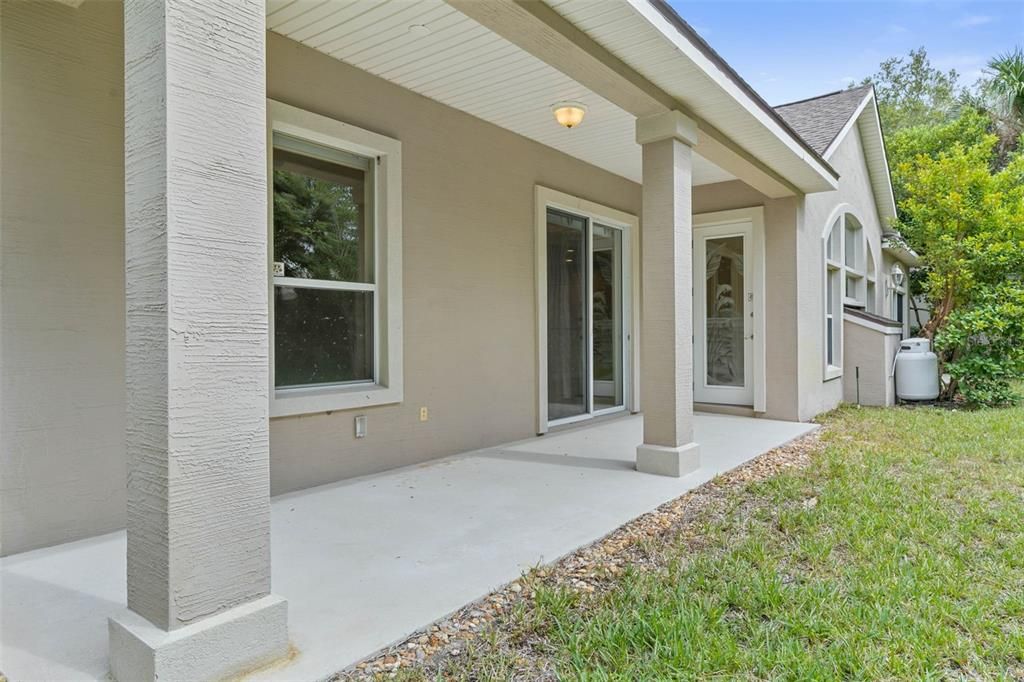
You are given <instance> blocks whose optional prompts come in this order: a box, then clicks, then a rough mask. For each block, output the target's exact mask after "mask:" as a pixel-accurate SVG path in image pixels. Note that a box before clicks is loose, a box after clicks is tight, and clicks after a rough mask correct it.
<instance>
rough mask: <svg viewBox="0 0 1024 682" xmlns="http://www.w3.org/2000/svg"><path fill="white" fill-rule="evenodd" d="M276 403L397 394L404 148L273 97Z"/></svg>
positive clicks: (303, 408) (325, 404) (357, 403)
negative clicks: (284, 103) (285, 103)
mask: <svg viewBox="0 0 1024 682" xmlns="http://www.w3.org/2000/svg"><path fill="white" fill-rule="evenodd" d="M270 112H271V121H272V124H271V128H272V130H271V138H270V149H271V151H270V164H269V165H270V172H271V182H270V183H269V184H270V185H271V197H270V200H271V222H272V226H271V240H270V241H271V266H270V267H271V286H272V297H271V301H272V321H273V324H272V336H271V348H272V356H273V361H272V365H271V376H272V377H273V379H272V381H273V385H272V387H271V388H272V391H273V401H272V408H271V414H272V415H275V416H280V415H286V414H303V413H310V412H321V411H331V410H338V409H345V408H355V407H361V406H367V405H374V404H382V403H389V402H398V401H400V400H401V396H402V394H401V390H402V382H401V284H400V282H401V278H400V273H401V203H400V191H401V189H400V182H401V180H400V178H401V176H400V172H401V159H400V149H401V148H400V146H399V143H398V141H397V140H392V139H390V138H386V137H383V136H380V135H377V134H375V133H371V132H369V131H364V130H360V129H357V128H354V127H352V126H348V125H345V124H343V123H340V122H338V121H334V120H331V119H328V118H325V117H322V116H318V115H316V114H311V113H309V112H305V111H301V110H299V109H295V108H294V107H290V106H287V105H283V104H280V103H278V102H271V103H270Z"/></svg>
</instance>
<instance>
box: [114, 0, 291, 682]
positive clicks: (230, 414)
mask: <svg viewBox="0 0 1024 682" xmlns="http://www.w3.org/2000/svg"><path fill="white" fill-rule="evenodd" d="M265 22H266V19H265V6H264V0H232V2H210V1H209V0H128V2H126V4H125V8H124V28H125V31H124V35H125V222H126V242H125V263H126V265H125V268H126V269H125V279H126V282H125V288H126V324H127V336H126V384H127V424H128V426H127V437H126V441H127V451H128V515H127V525H128V556H127V561H128V610H127V612H125V613H123V614H120V615H118V616H116V617H114V618H111V620H110V624H109V634H110V667H111V673H112V674H113V676H114V678H115V679H117V680H120V681H121V682H128V681H132V682H134V681H136V680H154V679H157V678H159V679H160V680H205V679H222V678H225V677H230V676H233V675H238V674H241V673H243V672H245V671H247V670H251V669H253V668H255V667H259V666H261V665H264V664H266V663H269V662H270V661H272V660H274V659H276V658H279V657H281V656H283V655H285V654H286V653H287V650H288V634H287V605H286V603H285V602H284V601H283V600H282V599H280V598H278V597H275V596H273V595H271V594H270V481H269V451H270V449H269V430H268V410H269V403H268V392H269V366H268V337H267V329H268V326H267V324H268V314H267V312H268V311H267V303H268V294H267V165H266V164H267V156H266V144H267V143H266V139H267V137H266V94H265V93H266V85H265V76H266V68H265Z"/></svg>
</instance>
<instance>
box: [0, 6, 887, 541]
mask: <svg viewBox="0 0 1024 682" xmlns="http://www.w3.org/2000/svg"><path fill="white" fill-rule="evenodd" d="M0 12H2V19H0V26H2V29H0V30H2V33H0V45H2V53H0V62H2V73H3V87H4V92H3V100H2V107H0V144H2V148H3V151H4V154H3V157H2V160H0V162H2V167H0V172H2V177H3V184H2V188H0V243H2V244H3V249H2V250H0V278H2V279H0V283H2V286H0V330H2V345H0V390H2V393H0V400H2V401H3V402H2V410H0V412H2V415H3V417H2V419H3V422H2V424H0V428H2V430H0V493H2V494H0V500H2V501H0V518H2V521H0V553H2V554H10V553H14V552H19V551H24V550H27V549H31V548H34V547H38V546H44V545H48V544H54V543H57V542H62V541H66V540H70V539H75V538H80V537H85V536H88V535H93V534H97V533H101V532H105V531H109V530H114V529H117V528H120V527H123V525H124V514H125V498H124V495H125V445H124V428H125V422H124V408H125V403H124V401H125V398H124V395H125V389H124V362H125V358H124V147H123V135H124V126H123V106H124V101H123V36H122V16H121V14H122V13H121V7H120V5H119V4H118V3H102V2H87V3H84V4H83V5H81V6H80V7H78V8H71V7H68V6H66V5H63V4H60V3H56V2H40V3H23V2H10V1H8V0H3V2H2V5H0ZM267 45H268V83H267V95H268V97H271V98H273V99H276V100H279V101H282V102H285V103H287V104H291V105H293V106H297V107H300V108H303V109H307V110H310V111H313V112H315V113H318V114H321V115H325V116H328V117H331V118H334V119H337V120H340V121H344V122H346V123H349V124H352V125H355V126H358V127H361V128H365V129H368V130H372V131H374V132H378V133H381V134H383V135H387V136H389V137H393V138H396V139H398V140H400V141H401V142H402V145H403V201H404V221H403V222H404V236H403V242H404V254H403V270H404V272H403V275H404V286H403V298H404V302H403V307H404V339H405V343H404V347H405V358H404V359H405V363H404V364H405V372H404V383H405V398H404V401H403V402H402V403H401V404H398V405H389V406H379V407H374V408H369V409H364V410H359V411H335V412H333V413H321V414H315V415H305V416H297V417H283V418H279V419H274V420H272V421H271V425H270V445H271V458H270V467H271V491H272V493H273V494H279V493H283V492H287V491H291V490H296V489H301V488H305V487H309V486H313V485H318V484H323V483H328V482H332V481H337V480H340V479H342V478H348V477H352V476H358V475H364V474H369V473H373V472H377V471H382V470H385V469H390V468H394V467H397V466H402V465H410V464H415V463H418V462H422V461H425V460H428V459H431V458H434V457H437V456H441V455H445V454H449V453H452V452H458V451H464V450H470V449H475V448H480V447H485V446H488V445H493V444H496V443H500V442H506V441H509V440H515V439H519V438H523V437H528V436H530V435H532V434H533V433H534V432H535V430H536V425H535V411H536V395H537V386H536V372H535V371H534V363H535V358H536V347H535V346H536V322H535V320H536V311H535V292H534V280H535V278H534V267H535V266H534V263H535V252H534V249H535V244H534V224H533V221H534V206H533V201H534V199H533V196H534V194H533V193H534V187H535V185H537V184H541V185H544V186H547V187H551V188H553V189H557V190H559V191H562V192H566V193H568V194H573V195H576V196H580V197H582V198H585V199H589V200H591V201H594V202H598V203H601V204H604V205H607V206H611V207H614V208H616V209H618V210H621V211H624V212H627V213H632V214H635V215H639V213H640V208H641V188H640V186H639V185H637V184H636V183H633V182H630V181H628V180H625V179H623V178H621V177H619V176H616V175H613V174H610V173H607V172H604V171H602V170H600V169H597V168H595V167H592V166H589V165H587V164H584V163H582V162H580V161H578V160H575V159H573V158H571V157H569V156H566V155H564V154H561V153H559V152H557V151H554V150H552V149H550V148H548V147H544V146H542V145H540V144H537V143H534V142H532V141H529V140H527V139H525V138H523V137H520V136H518V135H515V134H513V133H511V132H508V131H505V130H502V129H500V128H498V127H496V126H493V125H491V124H488V123H485V122H483V121H481V120H479V119H476V118H473V117H471V116H469V115H467V114H464V113H461V112H459V111H456V110H454V109H451V108H449V107H446V106H444V105H441V104H439V103H436V102H433V101H431V100H428V99H426V98H424V97H421V96H419V95H416V94H414V93H412V92H410V91H407V90H404V89H402V88H400V87H398V86H395V85H392V84H390V83H387V82H386V81H383V80H381V79H378V78H376V77H373V76H371V75H369V74H367V73H365V72H362V71H359V70H357V69H355V68H352V67H350V66H347V65H345V64H343V63H341V62H339V61H337V60H334V59H332V58H330V57H328V56H326V55H323V54H321V53H318V52H316V51H314V50H312V49H310V48H307V47H304V46H301V45H299V44H298V43H295V42H292V41H289V40H287V39H285V38H283V37H281V36H278V35H276V34H269V35H268V36H267ZM69 112H73V113H69ZM832 162H833V164H834V165H836V167H837V168H838V169H839V170H840V172H841V173H843V175H844V179H843V181H842V184H841V187H840V190H839V191H838V192H833V193H828V195H813V196H811V197H808V198H806V199H804V198H797V197H793V198H788V199H780V200H771V199H767V198H766V197H764V196H763V195H761V194H760V193H758V192H757V191H755V190H753V189H751V188H750V187H749V186H747V185H745V184H743V183H741V182H739V181H734V182H727V183H718V184H716V185H706V186H700V187H697V188H694V192H693V208H694V211H695V212H696V213H705V212H712V211H720V210H727V209H734V208H743V207H750V206H764V209H765V232H766V235H765V237H766V239H765V242H766V257H765V262H766V277H765V280H766V291H765V297H766V307H767V311H768V315H767V319H766V324H767V338H766V354H767V363H766V371H767V411H766V416H768V417H774V418H782V419H807V418H809V417H811V416H813V415H814V414H816V413H817V412H819V411H821V410H823V409H828V408H829V407H831V406H833V405H834V404H835V403H837V402H838V400H839V399H840V397H841V393H842V386H841V381H840V382H831V384H822V381H821V378H822V372H821V357H822V356H821V352H822V348H821V346H822V332H821V326H822V322H821V320H822V301H821V291H822V289H823V283H822V281H821V276H822V274H821V242H820V238H821V231H822V229H823V227H824V220H825V218H826V217H827V215H828V213H829V212H830V211H831V208H832V207H834V206H835V205H837V204H838V203H840V202H841V201H847V202H850V203H853V204H855V205H857V206H858V207H859V208H858V212H859V215H860V217H861V219H862V222H863V223H864V227H865V229H866V230H868V234H869V237H870V238H871V239H873V240H874V243H875V244H876V245H877V243H878V236H879V230H878V222H877V216H876V214H875V211H874V203H873V201H872V199H871V193H870V187H869V185H868V184H867V174H866V168H865V167H864V164H863V160H862V157H861V150H860V147H859V138H857V136H856V132H855V131H854V132H853V133H851V135H850V138H849V139H848V140H847V142H846V143H844V145H843V146H842V147H841V148H840V150H839V152H838V153H837V154H836V156H835V157H834V158H833V160H832ZM848 174H849V176H848ZM637 275H639V273H637ZM880 289H881V287H879V290H880ZM795 377H798V378H799V381H797V380H795ZM421 407H427V408H428V409H429V414H430V419H429V420H428V421H426V422H420V421H419V418H418V416H419V411H420V408H421ZM356 414H365V415H366V416H367V417H368V435H367V437H366V438H364V439H358V440H357V439H355V438H354V428H353V417H354V416H355V415H356Z"/></svg>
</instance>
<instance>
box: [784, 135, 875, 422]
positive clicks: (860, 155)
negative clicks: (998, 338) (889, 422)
mask: <svg viewBox="0 0 1024 682" xmlns="http://www.w3.org/2000/svg"><path fill="white" fill-rule="evenodd" d="M828 161H829V163H830V164H832V167H833V168H835V169H836V170H837V171H838V172H839V175H840V180H839V189H837V190H835V191H833V192H821V193H818V194H810V195H807V197H806V198H805V199H804V220H803V223H802V227H801V231H800V237H799V239H798V250H797V269H796V272H797V289H796V293H797V305H798V313H797V329H798V336H799V339H800V353H799V355H798V376H799V396H800V409H799V415H798V416H799V418H800V419H801V420H807V419H810V418H812V417H814V415H816V414H820V413H821V412H824V411H826V410H831V409H832V408H834V407H836V406H837V405H838V404H839V403H840V401H841V400H842V399H843V383H844V381H847V379H848V378H847V377H845V376H841V377H839V378H835V379H831V380H829V381H825V380H824V376H825V374H824V368H825V354H824V353H825V329H824V324H825V323H824V319H825V298H824V297H825V291H826V286H825V266H824V246H823V243H822V237H823V235H824V234H825V230H826V228H827V227H828V226H829V225H830V224H831V223H832V222H833V221H834V220H835V216H836V215H838V214H836V209H837V208H838V207H839V206H841V205H843V204H847V205H848V206H849V208H848V210H849V211H850V212H852V213H853V214H854V215H855V216H856V217H857V219H858V221H860V223H861V226H862V227H863V229H864V235H865V237H866V239H867V244H868V248H869V249H870V250H871V253H872V255H873V257H874V262H875V263H876V265H880V264H881V262H882V253H881V239H882V226H881V221H880V219H879V216H878V209H877V207H876V205H875V200H874V195H873V193H872V190H871V182H870V177H869V175H868V168H867V164H866V163H865V161H864V150H863V146H862V144H861V139H860V133H859V131H858V129H857V126H853V127H852V129H851V130H850V131H849V132H848V133H847V135H846V137H845V138H844V139H843V141H842V142H841V143H840V144H839V146H838V147H837V148H836V151H835V152H834V153H833V154H832V156H831V157H830V158H829V159H828ZM882 284H883V282H882V281H881V279H879V282H878V284H877V285H876V287H875V295H876V297H877V298H876V308H875V309H876V310H880V306H881V303H882V296H883V292H884V286H882ZM844 345H845V344H844ZM840 365H842V363H840Z"/></svg>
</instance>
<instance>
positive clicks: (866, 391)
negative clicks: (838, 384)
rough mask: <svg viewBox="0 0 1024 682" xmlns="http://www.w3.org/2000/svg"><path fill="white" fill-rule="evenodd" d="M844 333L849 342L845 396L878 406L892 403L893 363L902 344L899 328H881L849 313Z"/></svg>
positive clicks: (856, 401)
mask: <svg viewBox="0 0 1024 682" xmlns="http://www.w3.org/2000/svg"><path fill="white" fill-rule="evenodd" d="M843 335H844V339H845V341H846V344H847V347H846V349H845V351H844V353H843V400H844V401H846V402H848V403H854V404H860V405H870V406H875V407H880V406H885V405H892V404H893V403H894V402H895V399H896V392H895V384H894V383H893V377H892V367H893V361H894V360H895V359H896V352H897V351H898V350H899V347H900V336H901V335H900V333H899V330H898V329H893V330H890V331H888V332H881V331H878V330H877V329H872V328H871V327H870V326H868V325H865V324H863V323H861V322H860V321H859V320H858V319H856V318H854V317H853V316H849V315H848V316H846V318H845V319H844V320H843ZM858 369H859V370H860V371H859V373H858ZM858 377H859V381H858ZM858 384H859V390H858Z"/></svg>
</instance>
